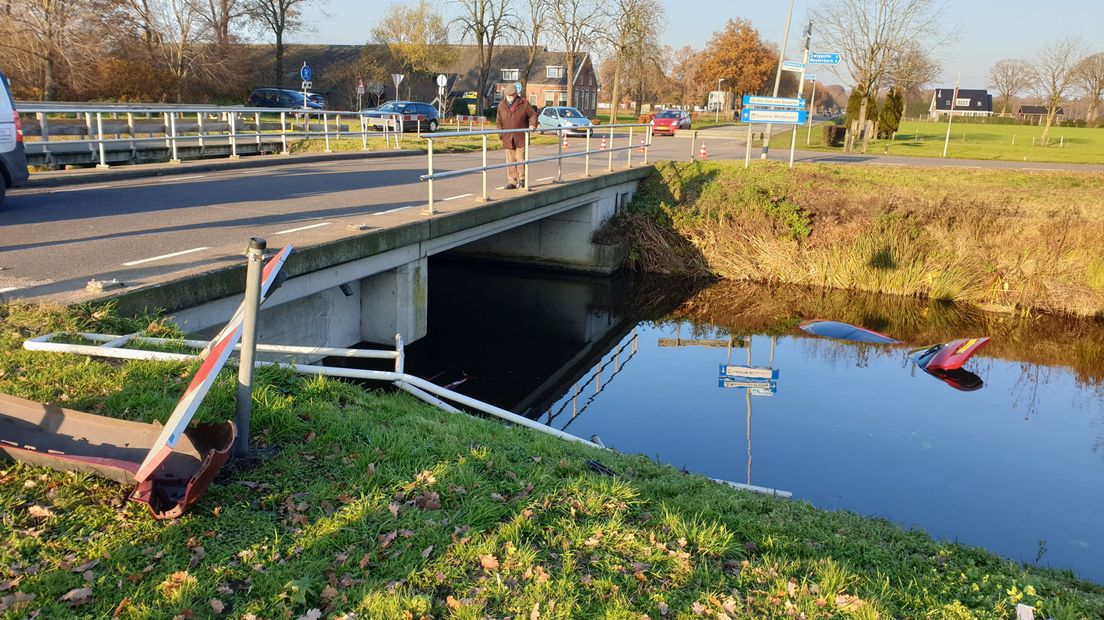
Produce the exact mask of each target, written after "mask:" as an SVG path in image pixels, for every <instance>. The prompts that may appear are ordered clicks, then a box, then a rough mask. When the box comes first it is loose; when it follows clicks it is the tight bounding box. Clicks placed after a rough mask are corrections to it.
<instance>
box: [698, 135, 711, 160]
mask: <svg viewBox="0 0 1104 620" xmlns="http://www.w3.org/2000/svg"><path fill="white" fill-rule="evenodd" d="M698 159H709V153H708V152H707V151H706V150H705V141H704V140H703V141H702V145H701V150H700V151H698Z"/></svg>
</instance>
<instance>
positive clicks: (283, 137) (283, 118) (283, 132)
mask: <svg viewBox="0 0 1104 620" xmlns="http://www.w3.org/2000/svg"><path fill="white" fill-rule="evenodd" d="M280 142H281V143H283V145H284V150H282V151H280V154H281V155H287V154H288V148H287V112H280Z"/></svg>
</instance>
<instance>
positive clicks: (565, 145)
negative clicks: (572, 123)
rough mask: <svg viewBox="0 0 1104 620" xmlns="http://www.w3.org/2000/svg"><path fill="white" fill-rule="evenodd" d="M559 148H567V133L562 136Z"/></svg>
mask: <svg viewBox="0 0 1104 620" xmlns="http://www.w3.org/2000/svg"><path fill="white" fill-rule="evenodd" d="M560 146H562V147H564V148H565V149H566V148H567V133H566V132H565V133H564V134H563V143H562V144H560Z"/></svg>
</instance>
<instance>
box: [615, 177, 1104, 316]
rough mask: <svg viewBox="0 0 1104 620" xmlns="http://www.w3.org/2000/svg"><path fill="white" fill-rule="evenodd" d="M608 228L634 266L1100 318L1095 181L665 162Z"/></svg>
mask: <svg viewBox="0 0 1104 620" xmlns="http://www.w3.org/2000/svg"><path fill="white" fill-rule="evenodd" d="M618 230H620V231H622V232H624V233H627V234H628V235H629V236H630V242H631V243H632V245H633V246H634V248H633V250H632V252H631V253H630V261H631V266H632V267H634V268H635V269H638V270H641V271H651V272H657V273H680V274H687V275H692V276H707V275H716V276H721V277H724V278H729V279H735V280H752V281H761V282H785V283H791V284H800V285H808V286H820V287H828V288H840V289H848V290H865V291H874V292H880V293H890V294H895V295H906V296H916V297H930V298H933V299H938V300H948V301H960V302H968V303H971V304H975V305H979V306H981V307H983V308H986V309H990V310H995V311H1005V312H1013V311H1017V310H1020V311H1022V310H1039V311H1046V312H1054V313H1068V314H1073V315H1079V316H1093V315H1096V316H1100V315H1101V314H1102V313H1104V254H1102V253H1101V239H1104V174H1099V173H1057V172H1012V171H1004V170H961V169H922V168H890V167H877V166H830V165H808V166H805V165H803V166H800V167H798V168H795V169H793V170H789V169H787V168H786V166H785V165H784V164H781V163H759V162H756V163H755V165H753V166H752V168H751V169H749V170H744V168H743V163H742V162H706V163H702V162H694V163H671V162H664V163H661V164H659V165H658V166H657V171H656V173H655V174H654V175H653V176H652V177H651V178H650V179H649V180H648V181H647V182H645V183H644V185H643V186H642V187H641V189H640V191H639V192H638V193H637V195H636V198H635V200H634V201H633V203H632V207H631V213H630V214H629V215H627V216H626V217H624V218H623V219H622V220H621V221H620V225H619V227H618Z"/></svg>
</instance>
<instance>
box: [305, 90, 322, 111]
mask: <svg viewBox="0 0 1104 620" xmlns="http://www.w3.org/2000/svg"><path fill="white" fill-rule="evenodd" d="M307 101H310V102H311V103H317V104H318V105H319V107H321V108H323V109H325V108H326V97H325V95H320V94H318V93H307Z"/></svg>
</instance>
